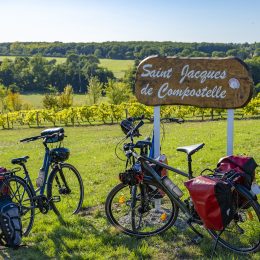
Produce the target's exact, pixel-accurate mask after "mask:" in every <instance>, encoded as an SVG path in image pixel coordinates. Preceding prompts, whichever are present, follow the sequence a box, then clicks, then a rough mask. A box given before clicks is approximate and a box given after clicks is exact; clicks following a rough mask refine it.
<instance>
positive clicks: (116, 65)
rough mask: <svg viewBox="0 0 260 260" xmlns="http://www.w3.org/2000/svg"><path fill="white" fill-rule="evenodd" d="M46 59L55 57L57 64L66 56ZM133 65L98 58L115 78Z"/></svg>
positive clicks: (0, 57) (122, 74)
mask: <svg viewBox="0 0 260 260" xmlns="http://www.w3.org/2000/svg"><path fill="white" fill-rule="evenodd" d="M4 58H8V59H11V60H14V59H15V56H0V61H2V60H3V59H4ZM46 59H47V60H51V59H56V60H57V64H60V63H63V62H64V61H65V60H66V58H56V57H46ZM133 65H134V61H133V60H112V59H100V66H101V67H103V68H107V69H109V70H111V71H112V72H113V73H114V75H115V77H116V78H123V77H124V75H125V71H126V70H128V69H129V68H131V67H132V66H133Z"/></svg>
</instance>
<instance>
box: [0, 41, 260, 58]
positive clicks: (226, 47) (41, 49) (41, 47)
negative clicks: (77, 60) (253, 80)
mask: <svg viewBox="0 0 260 260" xmlns="http://www.w3.org/2000/svg"><path fill="white" fill-rule="evenodd" d="M72 51H73V52H74V53H75V54H78V55H95V56H96V57H98V58H108V59H122V60H125V59H130V60H135V59H139V60H140V59H143V58H145V57H147V56H150V55H168V56H173V55H177V56H185V57H187V56H191V57H225V56H237V57H239V58H240V59H242V60H245V59H250V58H252V57H254V56H259V55H260V43H259V42H258V43H257V42H256V43H252V44H249V43H207V42H201V43H196V42H193V43H183V42H148V41H129V42H102V43H94V42H92V43H63V42H9V43H0V55H13V56H32V55H35V54H41V55H43V56H46V57H66V56H67V55H68V54H69V53H70V52H72Z"/></svg>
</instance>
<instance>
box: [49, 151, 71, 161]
mask: <svg viewBox="0 0 260 260" xmlns="http://www.w3.org/2000/svg"><path fill="white" fill-rule="evenodd" d="M50 156H51V161H52V162H64V161H66V160H68V159H69V156H70V150H69V149H67V148H64V147H59V148H54V149H51V151H50Z"/></svg>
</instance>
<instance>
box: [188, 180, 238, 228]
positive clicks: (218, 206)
mask: <svg viewBox="0 0 260 260" xmlns="http://www.w3.org/2000/svg"><path fill="white" fill-rule="evenodd" d="M184 184H185V186H186V187H187V189H188V190H189V193H190V196H191V199H192V201H193V204H194V208H195V210H196V212H197V213H198V215H199V217H200V219H201V220H202V222H203V224H204V226H205V227H206V228H208V229H212V230H223V229H224V228H225V227H226V226H227V225H228V224H229V223H230V222H231V220H232V219H233V217H234V212H235V210H234V207H233V203H232V191H231V187H230V185H229V184H228V183H227V182H225V181H222V180H220V179H218V178H214V177H210V176H199V177H196V178H194V179H191V180H189V181H187V182H185V183H184Z"/></svg>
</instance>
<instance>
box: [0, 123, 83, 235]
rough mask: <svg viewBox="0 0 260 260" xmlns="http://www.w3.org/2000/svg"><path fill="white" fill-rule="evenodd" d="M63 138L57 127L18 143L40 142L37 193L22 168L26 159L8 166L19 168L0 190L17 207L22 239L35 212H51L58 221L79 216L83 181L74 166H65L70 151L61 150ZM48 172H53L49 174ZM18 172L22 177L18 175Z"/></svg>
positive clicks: (18, 160)
mask: <svg viewBox="0 0 260 260" xmlns="http://www.w3.org/2000/svg"><path fill="white" fill-rule="evenodd" d="M64 137H65V134H64V129H63V128H61V127H60V128H51V129H46V130H44V131H42V133H41V135H39V136H33V137H29V138H25V139H22V140H20V142H32V141H35V140H39V139H42V140H43V145H44V147H45V156H44V160H43V165H42V167H41V169H40V171H39V175H38V178H37V179H36V186H37V189H34V186H33V184H32V181H31V178H30V175H29V172H28V171H27V168H26V166H25V164H26V162H27V160H28V159H29V156H24V157H20V158H15V159H12V161H11V162H12V163H13V164H17V165H19V166H20V167H17V168H14V169H13V170H11V171H10V172H9V173H7V174H5V176H6V179H5V181H4V182H5V184H4V185H3V186H2V189H5V190H6V189H7V190H9V193H10V195H11V197H12V200H13V201H14V202H16V203H17V204H18V205H19V207H20V214H21V219H22V226H23V235H25V236H26V235H28V234H29V232H30V230H31V229H32V226H33V222H34V216H35V209H36V208H38V209H39V211H40V212H41V213H43V214H46V213H48V211H49V210H50V209H52V210H53V211H54V212H55V213H56V214H57V215H58V216H59V217H63V216H64V215H66V214H76V213H78V212H79V210H80V208H81V206H82V203H83V199H84V186H83V182H82V178H81V176H80V173H79V172H78V170H77V169H76V168H75V167H74V166H73V165H71V164H68V163H65V161H66V160H67V159H68V158H69V155H70V151H69V149H67V148H65V147H61V144H62V141H63V139H64ZM49 144H56V147H55V148H49V147H48V145H49ZM50 168H51V169H52V170H51V172H50V174H49V170H50ZM21 169H22V170H23V173H24V177H20V176H18V175H17V173H18V172H19V171H20V170H21ZM46 191H47V192H46ZM45 194H46V195H45Z"/></svg>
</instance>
